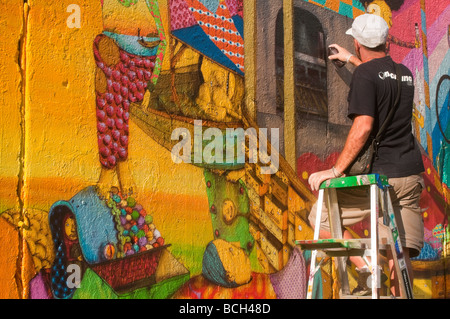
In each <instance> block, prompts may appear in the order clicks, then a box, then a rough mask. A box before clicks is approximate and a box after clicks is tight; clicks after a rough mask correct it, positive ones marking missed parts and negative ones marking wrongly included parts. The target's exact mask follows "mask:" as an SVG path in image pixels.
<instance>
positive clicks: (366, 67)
mask: <svg viewBox="0 0 450 319" xmlns="http://www.w3.org/2000/svg"><path fill="white" fill-rule="evenodd" d="M388 31H389V27H388V25H387V23H386V21H385V20H383V18H381V17H379V16H377V15H374V14H364V15H361V16H359V17H357V18H356V19H355V20H354V22H353V25H352V28H351V29H350V30H348V31H347V34H349V35H351V36H353V37H354V47H355V51H356V55H357V56H354V55H352V54H350V53H349V52H348V51H347V50H346V49H344V48H342V47H340V46H338V45H332V46H333V47H335V48H336V49H337V50H338V53H337V54H335V55H332V56H330V59H337V60H340V61H343V62H351V63H352V64H354V65H356V66H357V68H356V69H355V72H354V74H353V78H352V83H351V85H350V92H349V96H348V102H349V107H348V116H349V118H350V119H352V121H353V124H352V126H351V128H350V131H349V134H348V136H347V140H346V143H345V145H344V149H343V150H342V152H341V154H340V156H339V157H338V159H337V161H336V163H335V165H334V166H333V167H332V168H331V169H328V170H324V171H320V172H316V173H314V174H312V175H311V176H310V178H309V184H310V185H311V188H312V189H313V190H318V188H319V186H320V184H321V183H322V182H323V181H325V180H328V179H332V178H336V177H340V176H343V175H344V174H343V172H345V170H346V169H347V168H348V167H349V165H350V164H351V163H352V162H353V160H354V159H355V158H356V156H357V155H358V153H359V152H360V150H361V149H362V148H363V146H364V144H365V143H366V141H367V140H368V138H369V135H371V134H373V135H374V136H375V135H376V133H377V132H378V130H379V129H380V126H381V125H382V124H383V122H384V120H385V118H386V117H387V114H388V110H389V109H390V107H392V105H393V104H394V101H395V98H396V95H397V91H398V88H397V80H396V69H395V64H394V62H393V60H392V59H391V57H390V56H388V55H386V39H387V36H388ZM400 70H401V73H402V77H401V79H402V88H401V92H402V93H401V98H400V103H399V105H398V106H397V109H396V111H395V114H394V117H393V119H392V121H391V122H390V124H389V125H388V126H387V129H386V131H385V134H384V135H383V137H382V139H381V141H380V144H379V148H378V154H377V156H376V158H375V160H374V163H373V167H372V173H377V174H380V175H385V176H387V177H388V179H389V184H390V185H391V186H392V188H391V189H390V191H391V198H392V204H393V207H394V211H395V215H396V220H397V224H398V228H399V233H400V238H401V242H402V245H403V246H404V248H405V249H404V254H405V260H406V261H407V266H408V271H409V274H410V275H411V274H412V273H413V272H412V267H411V262H410V257H415V256H417V255H418V254H419V253H420V250H421V248H422V246H423V236H424V226H423V220H422V214H421V209H420V206H419V201H420V195H421V192H422V189H423V186H424V183H423V179H422V176H421V174H422V172H423V171H424V166H423V162H422V156H421V153H420V150H419V147H418V144H417V142H416V140H415V138H414V136H413V134H412V127H411V120H412V118H411V117H412V106H413V97H414V86H413V82H412V74H411V72H410V71H409V70H408V69H407V68H406V67H405V66H403V65H400ZM358 190H362V191H361V192H357V190H355V189H342V190H339V191H338V198H339V205H340V207H341V209H342V212H341V214H342V223H343V226H351V225H354V224H356V223H357V222H360V221H362V220H363V219H364V218H366V217H367V216H369V215H370V207H369V205H370V201H369V195H368V193H367V190H366V189H362V188H360V189H358ZM324 206H325V205H324ZM315 214H316V204H315V205H314V206H313V208H312V210H311V214H310V216H309V221H310V222H311V224H312V225H314V222H315ZM322 216H323V222H322V224H321V237H322V238H329V237H330V233H329V228H328V229H327V226H326V225H328V224H327V223H328V221H327V220H326V219H327V212H324V213H322ZM344 237H345V238H351V234H350V233H349V232H348V231H345V232H344ZM350 260H351V261H352V262H353V263H354V264H355V266H356V267H357V271H358V272H359V274H360V278H364V277H365V278H366V279H367V276H368V274H369V272H368V269H367V265H366V264H365V262H364V261H363V259H362V258H361V257H358V256H355V257H350ZM391 266H392V261H391ZM391 269H392V268H391ZM411 279H412V278H411ZM397 289H398V287H396V286H395V285H394V287H393V294H394V295H397V294H398V292H397ZM356 290H357V291H354V293H358V294H363V295H365V294H370V293H371V291H370V289H368V288H367V285H365V281H360V282H358V287H357V288H356Z"/></svg>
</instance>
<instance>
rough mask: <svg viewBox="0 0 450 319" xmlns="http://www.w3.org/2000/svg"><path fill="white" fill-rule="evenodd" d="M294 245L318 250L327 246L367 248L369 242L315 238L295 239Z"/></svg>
mask: <svg viewBox="0 0 450 319" xmlns="http://www.w3.org/2000/svg"><path fill="white" fill-rule="evenodd" d="M295 243H296V245H299V246H300V247H301V248H302V249H306V250H319V249H327V248H344V249H368V246H369V242H368V241H367V240H366V239H336V238H331V239H317V240H296V241H295Z"/></svg>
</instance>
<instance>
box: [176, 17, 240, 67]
mask: <svg viewBox="0 0 450 319" xmlns="http://www.w3.org/2000/svg"><path fill="white" fill-rule="evenodd" d="M172 35H173V36H174V37H176V38H178V39H179V40H180V41H182V42H184V43H186V44H187V45H189V46H190V47H192V48H193V49H194V50H196V51H198V52H199V53H201V54H202V55H205V56H206V57H208V58H210V59H212V60H214V61H215V62H217V63H219V64H221V65H223V66H224V67H226V68H228V69H230V70H232V71H234V72H236V73H238V74H239V75H244V73H243V72H242V71H241V70H239V69H238V68H237V66H236V65H235V64H234V63H233V61H231V60H230V59H229V58H228V57H227V56H226V55H225V54H224V53H223V52H222V51H220V49H219V48H218V47H217V46H216V45H215V44H214V42H212V41H211V40H210V39H209V37H208V35H207V34H206V33H205V32H204V31H203V30H202V28H201V27H200V26H198V25H195V26H192V27H189V28H183V29H178V30H175V31H172Z"/></svg>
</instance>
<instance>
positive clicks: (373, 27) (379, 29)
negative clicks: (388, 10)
mask: <svg viewBox="0 0 450 319" xmlns="http://www.w3.org/2000/svg"><path fill="white" fill-rule="evenodd" d="M388 33H389V26H388V24H387V22H386V21H385V20H384V19H383V18H382V17H380V16H378V15H376V14H370V13H366V14H362V15H360V16H358V17H356V19H355V20H354V21H353V24H352V27H351V28H350V29H348V30H347V32H345V34H348V35H351V36H353V37H354V38H355V39H356V40H358V42H359V43H361V44H362V45H364V46H366V47H368V48H375V47H377V46H379V45H381V44H384V43H386V39H387V36H388Z"/></svg>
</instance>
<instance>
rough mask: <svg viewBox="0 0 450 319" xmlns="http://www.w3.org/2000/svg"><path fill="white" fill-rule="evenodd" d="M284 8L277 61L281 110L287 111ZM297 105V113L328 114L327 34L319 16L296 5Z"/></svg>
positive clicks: (278, 25) (278, 30)
mask: <svg viewBox="0 0 450 319" xmlns="http://www.w3.org/2000/svg"><path fill="white" fill-rule="evenodd" d="M283 33H284V27H283V10H282V9H281V10H280V11H279V13H278V16H277V21H276V34H275V37H276V39H275V55H276V56H275V61H276V78H277V110H278V111H279V112H283V110H284V98H283V79H284V37H283ZM294 50H295V52H294V65H295V75H294V76H295V106H296V110H297V114H299V115H301V113H309V114H315V115H318V116H320V117H327V116H328V108H327V104H328V100H327V68H326V50H325V35H324V31H323V28H322V25H321V23H320V22H319V20H318V19H317V18H316V17H315V16H314V15H313V14H312V13H310V12H308V11H306V10H303V9H300V8H297V7H294Z"/></svg>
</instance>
